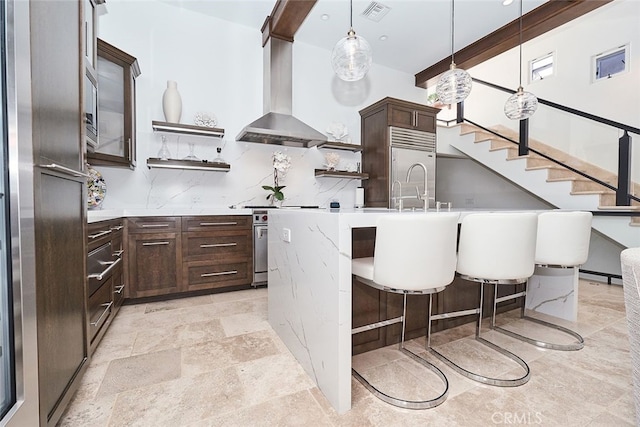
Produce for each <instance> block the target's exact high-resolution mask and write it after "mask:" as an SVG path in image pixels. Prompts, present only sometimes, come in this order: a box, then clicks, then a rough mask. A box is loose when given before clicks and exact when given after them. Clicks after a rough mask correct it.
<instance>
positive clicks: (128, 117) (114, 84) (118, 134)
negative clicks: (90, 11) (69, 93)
mask: <svg viewBox="0 0 640 427" xmlns="http://www.w3.org/2000/svg"><path fill="white" fill-rule="evenodd" d="M97 46H98V60H97V73H98V145H97V147H96V148H95V151H93V152H89V153H88V155H87V157H88V159H89V162H90V163H91V164H94V165H107V166H124V167H129V168H132V169H133V168H134V167H135V165H136V155H135V151H136V150H135V78H136V77H137V76H138V75H139V70H138V69H137V61H136V59H135V58H134V57H132V56H130V55H128V54H127V53H125V52H122V51H121V50H119V49H117V48H116V47H114V46H111V45H109V44H108V43H105V42H104V41H102V40H100V39H98V44H97Z"/></svg>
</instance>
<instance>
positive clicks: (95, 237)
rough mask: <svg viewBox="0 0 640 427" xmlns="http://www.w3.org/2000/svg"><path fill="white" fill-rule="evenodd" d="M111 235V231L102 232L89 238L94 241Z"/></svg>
mask: <svg viewBox="0 0 640 427" xmlns="http://www.w3.org/2000/svg"><path fill="white" fill-rule="evenodd" d="M109 233H111V230H105V231H100V232H98V233H96V234H90V235H89V238H90V239H92V240H93V239H97V238H98V237H102V236H106V235H107V234H109Z"/></svg>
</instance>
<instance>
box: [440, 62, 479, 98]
mask: <svg viewBox="0 0 640 427" xmlns="http://www.w3.org/2000/svg"><path fill="white" fill-rule="evenodd" d="M471 85H472V81H471V76H470V75H469V73H467V72H466V71H465V70H461V69H460V68H456V67H455V64H452V65H451V69H450V70H449V71H447V72H446V73H444V74H442V75H441V76H440V79H438V84H437V85H436V93H437V94H438V100H439V101H440V102H442V103H443V104H457V103H458V102H462V101H464V99H465V98H466V97H467V96H469V93H470V92H471Z"/></svg>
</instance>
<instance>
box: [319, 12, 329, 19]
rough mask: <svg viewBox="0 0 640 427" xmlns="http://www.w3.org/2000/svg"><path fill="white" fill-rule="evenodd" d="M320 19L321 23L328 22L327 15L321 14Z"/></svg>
mask: <svg viewBox="0 0 640 427" xmlns="http://www.w3.org/2000/svg"><path fill="white" fill-rule="evenodd" d="M320 19H322V20H323V21H328V20H329V15H327V14H326V13H323V14H322V15H321V16H320Z"/></svg>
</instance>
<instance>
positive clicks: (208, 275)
mask: <svg viewBox="0 0 640 427" xmlns="http://www.w3.org/2000/svg"><path fill="white" fill-rule="evenodd" d="M228 274H238V270H231V271H221V272H220V273H202V274H201V275H200V277H212V276H226V275H228Z"/></svg>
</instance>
